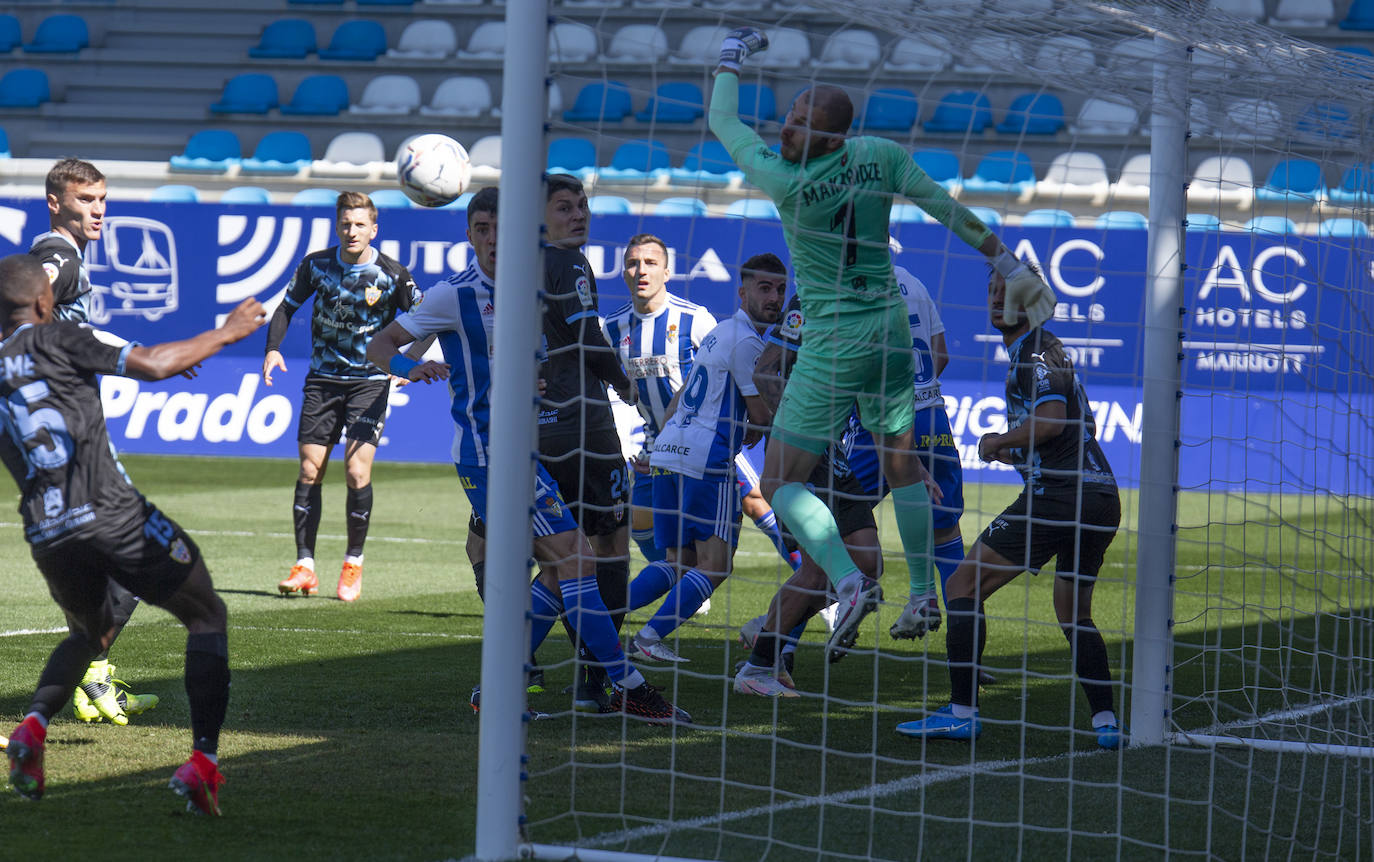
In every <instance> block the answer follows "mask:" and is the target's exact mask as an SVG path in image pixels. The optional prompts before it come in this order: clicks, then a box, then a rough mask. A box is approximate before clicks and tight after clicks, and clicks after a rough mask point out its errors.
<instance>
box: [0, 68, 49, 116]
mask: <svg viewBox="0 0 1374 862" xmlns="http://www.w3.org/2000/svg"><path fill="white" fill-rule="evenodd" d="M51 99H52V96H51V95H50V92H49V90H48V76H47V74H46V73H45V72H43V70H41V69H10V70H9V71H8V72H6V73H5V77H3V78H0V108H36V107H38V106H39V105H41V104H43V103H44V102H47V101H49V100H51Z"/></svg>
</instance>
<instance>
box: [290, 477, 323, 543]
mask: <svg viewBox="0 0 1374 862" xmlns="http://www.w3.org/2000/svg"><path fill="white" fill-rule="evenodd" d="M320 494H321V486H320V485H307V484H305V483H304V482H297V483H296V500H295V503H294V504H293V505H292V507H291V517H292V520H293V521H294V522H295V525H296V559H301V558H302V557H314V556H315V536H316V535H317V534H318V533H319V532H320Z"/></svg>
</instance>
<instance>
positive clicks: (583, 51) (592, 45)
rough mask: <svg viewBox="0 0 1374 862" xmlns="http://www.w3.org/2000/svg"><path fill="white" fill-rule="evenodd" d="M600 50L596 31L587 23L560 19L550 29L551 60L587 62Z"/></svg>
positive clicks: (555, 61)
mask: <svg viewBox="0 0 1374 862" xmlns="http://www.w3.org/2000/svg"><path fill="white" fill-rule="evenodd" d="M598 50H599V48H598V46H597V40H596V31H595V30H593V29H592V28H591V27H588V26H587V25H586V24H576V23H573V22H571V21H560V22H558V23H557V24H554V25H553V27H551V28H550V29H549V60H550V62H554V63H586V62H588V61H590V60H595V59H596V55H597V52H598Z"/></svg>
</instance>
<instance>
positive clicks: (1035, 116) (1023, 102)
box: [997, 93, 1064, 135]
mask: <svg viewBox="0 0 1374 862" xmlns="http://www.w3.org/2000/svg"><path fill="white" fill-rule="evenodd" d="M1062 128H1064V103H1063V102H1061V101H1059V97H1058V96H1056V95H1054V94H1053V93H1022V94H1021V95H1019V96H1017V97H1016V98H1015V99H1012V102H1011V107H1009V108H1007V116H1006V117H1005V118H1004V119H1003V120H1002V122H1000V123H998V124H997V132H998V134H1002V135H1053V134H1057V133H1058V132H1059V130H1060V129H1062Z"/></svg>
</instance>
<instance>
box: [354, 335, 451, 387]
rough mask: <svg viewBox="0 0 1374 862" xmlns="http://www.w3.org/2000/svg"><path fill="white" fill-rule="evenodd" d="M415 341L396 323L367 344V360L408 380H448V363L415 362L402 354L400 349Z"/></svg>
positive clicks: (431, 381)
mask: <svg viewBox="0 0 1374 862" xmlns="http://www.w3.org/2000/svg"><path fill="white" fill-rule="evenodd" d="M414 340H415V336H413V335H411V334H410V333H409V332H408V331H407V330H406V328H405V327H404V326H402V325H401V324H399V323H397V322H396V321H394V320H393V321H391V322H390V323H388V324H387V325H386V326H385V327H384V328H383V329H382V331H381V332H378V333H377V334H376V335H374V336H373V337H372V340H371V341H369V342H368V343H367V359H368V361H369V362H371V363H372V364H373V365H376V366H377V367H378V368H385V369H386V370H387V371H388V372H390V373H391V374H394V375H396V376H397V377H404V378H405V379H407V380H423V381H425V382H426V383H433V382H434V381H436V380H447V379H448V372H449V366H448V363H447V362H434V361H433V360H426V361H425V362H416V361H415V360H414V359H411V358H410V357H408V356H403V355H402V354H401V348H402V347H404V346H405V345H407V344H409V343H411V342H412V341H414Z"/></svg>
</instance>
